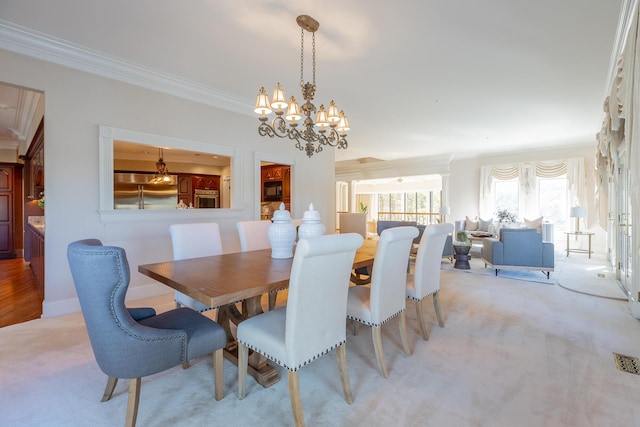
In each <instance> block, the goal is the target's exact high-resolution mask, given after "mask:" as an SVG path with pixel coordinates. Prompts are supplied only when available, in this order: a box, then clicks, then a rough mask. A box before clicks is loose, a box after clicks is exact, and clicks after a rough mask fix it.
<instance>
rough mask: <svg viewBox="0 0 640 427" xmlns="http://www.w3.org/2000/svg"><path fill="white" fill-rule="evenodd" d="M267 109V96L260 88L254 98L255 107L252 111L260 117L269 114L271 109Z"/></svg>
mask: <svg viewBox="0 0 640 427" xmlns="http://www.w3.org/2000/svg"><path fill="white" fill-rule="evenodd" d="M269 107H270V106H269V96H267V91H266V90H264V88H263V87H261V88H260V92H259V93H258V96H257V97H256V106H255V108H254V109H253V111H255V112H256V113H258V114H261V115H266V114H270V113H271V108H269Z"/></svg>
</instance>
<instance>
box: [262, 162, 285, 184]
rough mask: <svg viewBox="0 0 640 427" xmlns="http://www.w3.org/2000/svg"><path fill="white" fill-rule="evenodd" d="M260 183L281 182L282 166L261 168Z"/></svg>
mask: <svg viewBox="0 0 640 427" xmlns="http://www.w3.org/2000/svg"><path fill="white" fill-rule="evenodd" d="M262 181H263V182H264V181H282V166H281V165H275V166H263V167H262Z"/></svg>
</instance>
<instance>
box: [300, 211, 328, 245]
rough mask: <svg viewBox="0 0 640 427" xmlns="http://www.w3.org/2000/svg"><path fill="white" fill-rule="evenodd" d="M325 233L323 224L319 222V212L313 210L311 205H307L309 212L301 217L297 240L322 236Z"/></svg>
mask: <svg viewBox="0 0 640 427" xmlns="http://www.w3.org/2000/svg"><path fill="white" fill-rule="evenodd" d="M325 231H326V230H325V227H324V224H323V223H321V222H320V212H318V211H317V210H315V209H313V203H309V210H307V211H305V212H304V215H302V224H300V227H298V238H299V239H306V238H308V237H315V236H322V235H323V234H324V233H325Z"/></svg>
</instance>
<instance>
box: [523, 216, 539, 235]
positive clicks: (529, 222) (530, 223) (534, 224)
mask: <svg viewBox="0 0 640 427" xmlns="http://www.w3.org/2000/svg"><path fill="white" fill-rule="evenodd" d="M524 225H525V227H527V228H535V229H537V230H538V233H542V217H540V218H536V219H527V218H525V219H524Z"/></svg>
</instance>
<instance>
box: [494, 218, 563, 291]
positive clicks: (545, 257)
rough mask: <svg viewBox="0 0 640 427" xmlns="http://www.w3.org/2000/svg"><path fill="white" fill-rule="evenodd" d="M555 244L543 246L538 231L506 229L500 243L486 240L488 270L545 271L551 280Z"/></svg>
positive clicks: (498, 240)
mask: <svg viewBox="0 0 640 427" xmlns="http://www.w3.org/2000/svg"><path fill="white" fill-rule="evenodd" d="M553 251H554V248H553V243H550V242H543V241H542V234H541V233H538V230H537V229H535V228H503V229H501V230H500V239H497V238H495V237H490V238H485V239H483V242H482V260H483V261H484V263H485V267H487V266H488V267H491V268H495V270H496V276H497V275H498V270H501V269H508V270H541V271H542V272H543V273H545V274H546V275H547V279H548V278H549V273H550V272H552V271H553V267H554V253H553Z"/></svg>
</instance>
